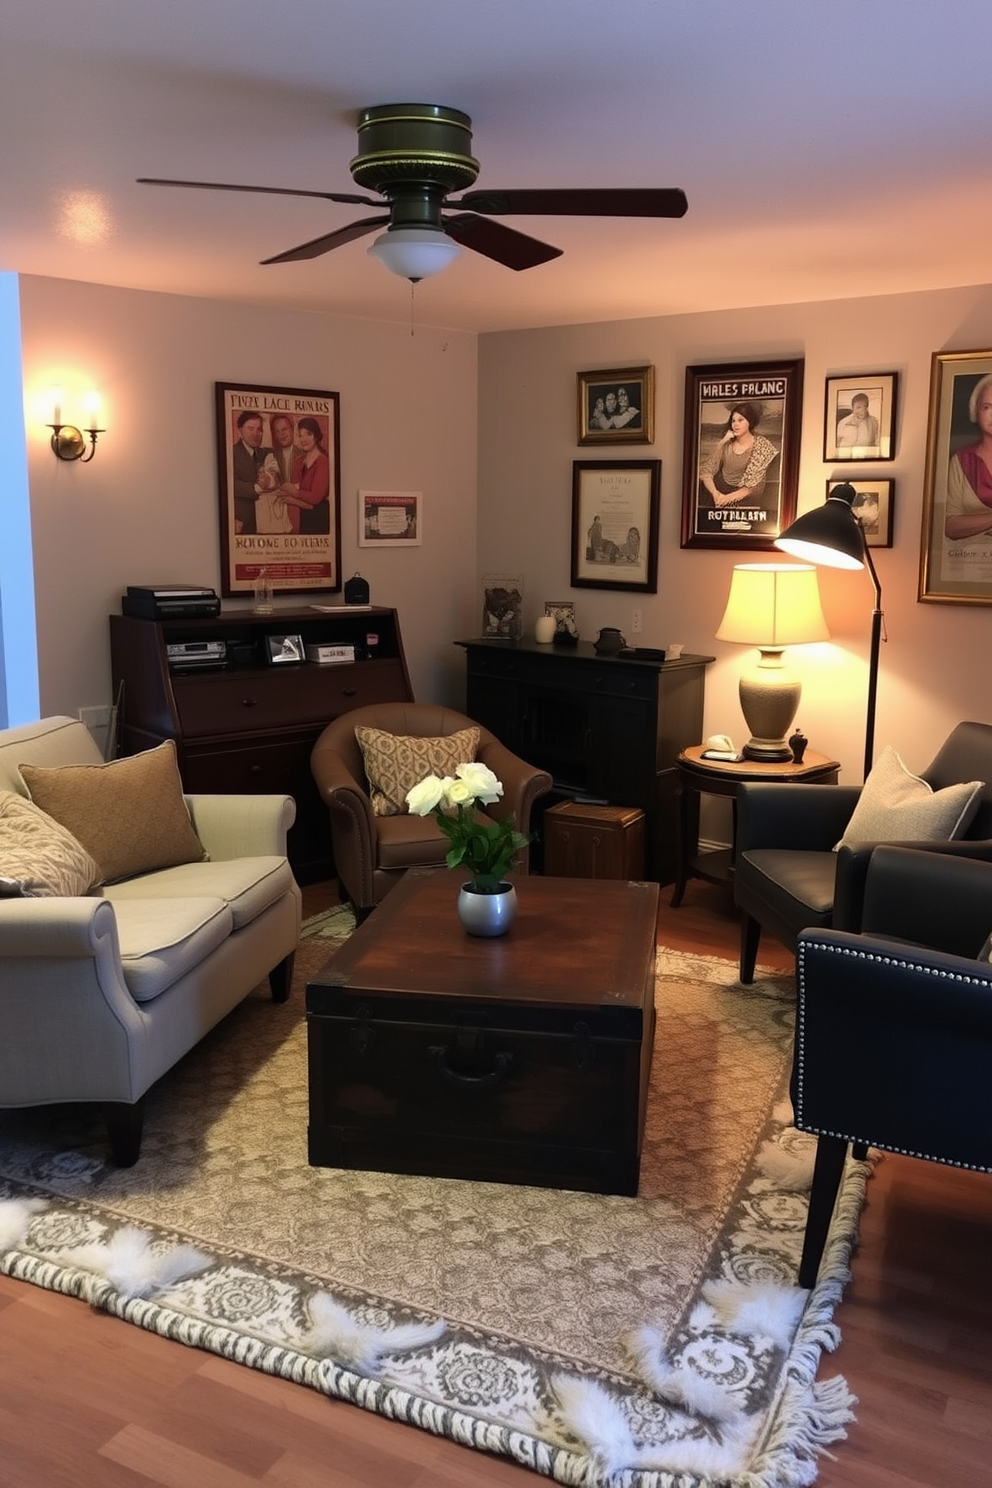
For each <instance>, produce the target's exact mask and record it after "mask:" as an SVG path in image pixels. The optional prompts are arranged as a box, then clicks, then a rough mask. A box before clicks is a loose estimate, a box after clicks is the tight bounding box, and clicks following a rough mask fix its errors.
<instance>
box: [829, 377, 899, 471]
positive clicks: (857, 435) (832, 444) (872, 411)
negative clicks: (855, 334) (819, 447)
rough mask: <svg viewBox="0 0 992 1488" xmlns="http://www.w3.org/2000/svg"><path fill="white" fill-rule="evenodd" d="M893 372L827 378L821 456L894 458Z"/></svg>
mask: <svg viewBox="0 0 992 1488" xmlns="http://www.w3.org/2000/svg"><path fill="white" fill-rule="evenodd" d="M896 376H897V374H896V373H895V372H862V373H859V374H858V375H857V376H855V377H828V378H827V380H826V409H825V412H824V416H823V458H824V460H829V461H830V462H831V463H832V464H833V463H835V462H836V461H838V460H894V459H895V457H896Z"/></svg>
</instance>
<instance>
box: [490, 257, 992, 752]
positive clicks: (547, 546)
mask: <svg viewBox="0 0 992 1488" xmlns="http://www.w3.org/2000/svg"><path fill="white" fill-rule="evenodd" d="M990 346H992V287H988V286H981V287H977V288H969V289H961V290H949V291H942V292H938V293H927V294H917V295H893V296H886V297H884V298H875V299H863V300H847V301H841V302H835V303H818V304H805V305H785V306H774V307H771V308H766V309H759V310H741V311H722V312H720V313H719V314H717V313H714V314H706V315H686V316H672V317H669V318H664V319H651V320H630V321H621V322H611V323H601V324H590V325H580V326H567V327H552V328H549V329H544V330H535V331H520V332H514V333H498V334H492V335H486V336H482V337H481V338H480V343H479V348H480V349H479V406H480V444H479V514H480V515H479V566H480V569H486V568H492V569H494V570H499V569H506V570H510V571H522V572H523V573H524V574H525V585H526V588H525V619H526V622H527V623H528V624H532V622H533V620H534V618H535V617H536V615H537V614H538V613H540V611H541V610H542V608H543V601H544V600H545V599H557V598H572V599H573V600H574V601H575V604H576V612H577V618H578V621H579V628H580V631H581V634H582V636H583V638H586V639H590V640H591V639H595V637H596V635H597V632H598V630H599V627H600V626H602V625H618V626H620V628H621V629H622V630H624V631H625V633H626V635H627V638H628V640H630V639H631V618H632V614H631V612H632V610H633V608H634V606H635V605H637V606H639V607H640V608H641V609H642V611H643V616H644V627H643V634H642V638H641V641H642V644H645V645H658V646H663V645H666V644H667V643H669V642H672V641H682V642H683V643H684V645H685V648H686V650H689V651H694V652H701V653H703V654H708V655H715V656H716V657H717V661H716V663H715V664H714V665H713V666H712V667H710V668H709V671H708V680H707V693H706V714H705V731H706V732H707V733H710V732H717V731H719V732H724V731H725V732H728V733H729V734H730V735H731V736H732V738H733V739H734V740H735V742H737V743H738V744H741V743H743V742H744V739H745V738H746V731H745V729H744V722H743V719H742V717H741V713H740V707H739V704H738V701H737V679H738V676H739V673H740V670H741V668H742V666H743V664H744V662H745V660H746V659H749V658H750V659H756V653H754V652H751V651H749V650H747V649H745V648H744V647H738V646H731V645H728V644H725V643H721V642H718V641H715V640H714V638H713V637H714V632H715V630H716V628H717V625H718V624H719V620H720V617H721V615H722V613H723V606H724V603H725V600H726V596H727V590H728V586H729V582H730V572H731V569H732V567H733V564H734V561H735V558H736V561H738V562H747V561H754V560H755V559H760V558H761V556H762V555H761V554H756V553H738V554H736V555H734V554H729V553H725V552H714V551H711V550H702V551H700V550H697V549H693V550H682V549H681V548H680V547H679V537H680V515H681V500H682V497H681V491H682V427H683V393H684V377H685V370H684V369H685V367H686V366H687V365H691V364H706V363H709V362H720V361H734V360H743V361H757V360H761V359H771V358H776V357H803V358H804V359H805V398H804V403H805V411H804V416H803V437H802V464H801V473H800V492H799V510H800V511H803V510H805V509H806V508H807V507H810V506H815V505H818V504H819V503H820V502H822V501H823V499H824V496H825V482H826V480H827V478H828V477H832V476H834V475H835V474H837V475H842V474H844V473H845V472H844V471H843V470H842V469H838V470H836V471H835V470H834V469H833V468H832V467H830V466H827V465H824V463H823V460H822V452H823V409H824V378H825V377H827V376H829V375H843V374H847V373H852V374H853V373H860V372H889V371H896V372H897V373H898V374H899V389H898V408H897V438H896V456H897V457H896V459H895V460H894V461H891V462H886V463H884V464H881V463H877V462H876V463H875V464H873V465H867V464H866V465H864V466H860V465H859V466H856V467H848V471H847V473H849V474H850V475H851V476H852V477H855V476H856V475H865V476H870V475H885V476H891V477H893V478H894V480H895V483H896V485H895V496H896V500H895V527H894V533H895V545H894V547H893V548H892V549H876V550H874V553H873V556H874V557H875V559H876V566H877V569H878V573H879V578H880V580H881V583H882V586H883V591H884V593H883V602H884V607H885V615H886V626H887V632H888V641H887V643H885V644H883V646H882V653H881V678H880V684H879V698H878V723H877V728H876V735H875V738H876V746H877V747H881V746H882V745H884V744H886V743H890V742H891V743H893V744H895V745H896V747H897V748H898V749H899V750H900V751H901V752H902V753H903V755H904V758H905V759H906V761H907V763H908V764H909V765H911V766H912V767H916V768H922V767H923V766H925V765H926V763H927V762H928V760H929V759H930V758H931V756H932V755H933V753H934V752H935V750H936V748H937V746H938V745H939V743H940V741H941V740H942V739H943V738H944V736H945V735H946V733H947V731H948V730H949V728H950V727H951V726H952V725H953V724H954V723H955V722H956V721H957V720H959V719H961V718H982V719H992V707H990V704H989V701H988V696H987V688H986V686H985V672H984V664H983V662H982V660H981V658H982V657H983V655H984V653H985V649H986V646H987V644H988V641H989V638H990V635H992V610H989V609H987V608H985V607H977V608H976V607H968V606H958V605H937V604H919V603H918V602H917V598H916V594H917V580H918V568H919V546H920V524H921V513H922V498H923V472H924V458H925V448H926V427H927V405H928V396H929V378H930V359H931V354H932V353H933V352H934V351H943V350H956V349H974V348H988V347H990ZM644 363H653V364H654V366H655V368H656V371H657V401H656V410H657V417H656V425H655V436H656V437H655V443H654V445H653V446H645V445H628V446H621V447H620V448H619V449H617V450H615V451H613V452H611V453H615V454H616V456H617V458H625V457H626V458H631V459H636V458H645V457H656V458H658V459H660V460H661V461H662V499H661V543H660V554H659V564H658V593H657V594H656V595H637V596H636V597H633V596H631V595H629V594H624V593H621V592H612V591H601V590H589V589H576V590H574V591H573V590H571V589H570V586H569V576H570V558H569V548H570V513H571V476H572V462H573V460H576V459H586V458H589V459H600V458H608V455H607V454H606V453H605V452H604V451H602V450H601V449H589V448H585V447H583V448H579V447H578V446H577V445H576V442H575V440H576V434H575V402H576V380H575V374H576V372H577V371H578V370H580V369H583V368H585V369H590V368H602V367H609V366H611V365H612V366H618V367H623V366H636V365H642V364H644ZM820 589H821V594H822V596H823V602H824V609H825V613H826V615H827V620H828V623H829V625H830V627H831V632H832V636H833V640H832V642H830V643H825V644H824V645H822V646H817V647H806V648H802V649H798V648H797V649H796V650H794V651H793V652H792V653H791V660H792V663H793V665H794V666H795V668H796V669H797V670H799V671H800V672H801V675H802V676H803V679H804V696H803V700H802V703H801V706H800V711H799V716H798V721H799V722H800V723H801V724H802V725H803V727H804V728H805V731H806V733H807V735H808V736H809V739H810V745H811V747H812V748H813V749H816V750H819V751H820V752H822V753H824V754H828V755H831V756H833V757H835V758H837V759H839V760H840V761H841V762H842V765H843V774H842V777H841V778H842V779H843V780H846V781H848V782H856V781H858V780H860V778H861V763H862V756H863V752H864V708H865V685H866V676H867V652H868V635H869V626H870V619H871V609H872V590H871V584H870V581H869V579H868V577H867V575H866V574H863V573H861V574H857V573H855V574H843V573H838V572H836V571H834V572H829V571H826V570H821V579H820Z"/></svg>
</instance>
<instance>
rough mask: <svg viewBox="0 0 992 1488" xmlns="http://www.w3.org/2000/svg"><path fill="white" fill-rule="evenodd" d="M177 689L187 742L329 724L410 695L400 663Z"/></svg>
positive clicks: (195, 680)
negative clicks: (351, 711)
mask: <svg viewBox="0 0 992 1488" xmlns="http://www.w3.org/2000/svg"><path fill="white" fill-rule="evenodd" d="M172 686H173V695H174V697H175V700H176V709H177V711H178V713H179V718H180V722H181V725H182V731H183V734H184V735H185V736H186V737H188V738H195V737H204V736H209V735H218V734H221V735H223V734H240V733H245V732H249V731H250V732H252V733H256V732H262V731H264V730H266V729H285V728H287V727H292V726H294V725H297V724H307V723H329V722H330V720H331V719H332V718H336V717H337V716H338V714H339V713H347V712H348V711H349V709H351V708H361V707H364V705H365V704H366V703H383V702H389V701H391V700H393V699H395V698H402V697H405V696H406V690H405V686H404V682H403V673H402V668H401V666H400V663H399V662H398V661H370V662H361V661H357V662H354V663H349V664H347V665H344V666H326V667H320V666H312V665H311V666H299V667H292V668H285V669H284V670H282V671H280V670H275V669H274V670H273V671H271V672H260V671H251V672H248V671H246V672H233V673H224V674H223V675H220V676H218V675H217V673H201V674H200V675H199V676H194V677H174V678H173V684H172Z"/></svg>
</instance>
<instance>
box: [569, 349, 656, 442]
mask: <svg viewBox="0 0 992 1488" xmlns="http://www.w3.org/2000/svg"><path fill="white" fill-rule="evenodd" d="M576 417H577V421H578V442H579V444H653V443H654V368H653V367H650V366H648V367H607V368H605V369H603V370H602V371H598V372H579V373H578V398H577V410H576Z"/></svg>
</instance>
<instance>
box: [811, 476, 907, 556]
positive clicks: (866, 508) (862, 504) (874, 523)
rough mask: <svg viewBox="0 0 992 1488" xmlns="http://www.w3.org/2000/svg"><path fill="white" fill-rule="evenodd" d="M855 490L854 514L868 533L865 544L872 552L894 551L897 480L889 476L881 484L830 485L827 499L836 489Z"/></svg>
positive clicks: (845, 482)
mask: <svg viewBox="0 0 992 1488" xmlns="http://www.w3.org/2000/svg"><path fill="white" fill-rule="evenodd" d="M842 485H849V486H853V487H854V489H855V491H856V492H857V495H856V496H855V498H854V501H853V502H852V503H851V510H852V511H853V513H854V515H855V516H856V517H857V519H858V521H859V522H860V523H861V525H862V527H863V528H864V529H865V541H866V542H867V544H868V546H869V547H870V548H891V546H892V508H893V504H894V502H895V487H896V483H895V481H894V480H891V479H889V478H888V477H887V476H886V477H883V478H882V479H881V480H852V481H837V480H828V481H827V495H828V496H829V495H830V493H831V491H832V490H833V489H834V487H835V486H842Z"/></svg>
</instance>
